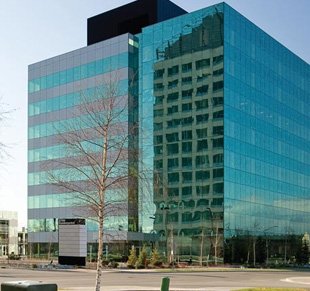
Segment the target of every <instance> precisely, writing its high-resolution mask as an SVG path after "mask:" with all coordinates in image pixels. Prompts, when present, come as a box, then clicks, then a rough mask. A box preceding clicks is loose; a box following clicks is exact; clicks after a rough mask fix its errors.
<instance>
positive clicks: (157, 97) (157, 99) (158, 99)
mask: <svg viewBox="0 0 310 291" xmlns="http://www.w3.org/2000/svg"><path fill="white" fill-rule="evenodd" d="M163 101H164V96H156V97H155V104H162V103H163Z"/></svg>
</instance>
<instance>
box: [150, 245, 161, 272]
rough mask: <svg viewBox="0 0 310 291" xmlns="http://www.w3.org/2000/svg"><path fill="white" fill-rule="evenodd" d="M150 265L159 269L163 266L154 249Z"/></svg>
mask: <svg viewBox="0 0 310 291" xmlns="http://www.w3.org/2000/svg"><path fill="white" fill-rule="evenodd" d="M150 263H151V265H153V266H154V267H160V266H161V265H162V264H163V261H162V259H161V257H160V255H159V252H158V250H157V249H156V248H154V249H153V250H152V254H151V260H150Z"/></svg>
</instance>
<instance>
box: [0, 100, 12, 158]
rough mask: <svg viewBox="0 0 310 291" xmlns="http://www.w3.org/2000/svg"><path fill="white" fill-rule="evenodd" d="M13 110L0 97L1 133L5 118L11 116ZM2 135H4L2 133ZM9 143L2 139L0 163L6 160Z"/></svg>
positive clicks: (0, 142)
mask: <svg viewBox="0 0 310 291" xmlns="http://www.w3.org/2000/svg"><path fill="white" fill-rule="evenodd" d="M11 112H12V110H9V109H7V107H6V105H5V104H4V103H3V102H2V100H1V98H0V133H1V127H2V126H3V125H4V122H5V120H6V119H7V118H8V117H9V115H10V113H11ZM0 136H2V135H1V134H0ZM7 149H8V145H7V144H6V143H5V142H4V141H3V140H0V164H1V163H2V161H3V160H4V158H5V157H7V156H8V152H7Z"/></svg>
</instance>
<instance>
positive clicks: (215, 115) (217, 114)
mask: <svg viewBox="0 0 310 291" xmlns="http://www.w3.org/2000/svg"><path fill="white" fill-rule="evenodd" d="M223 117H224V110H221V111H217V112H214V113H213V119H222V118H223Z"/></svg>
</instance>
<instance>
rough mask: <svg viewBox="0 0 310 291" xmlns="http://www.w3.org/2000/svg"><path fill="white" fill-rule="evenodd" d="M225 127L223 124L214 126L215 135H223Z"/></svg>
mask: <svg viewBox="0 0 310 291" xmlns="http://www.w3.org/2000/svg"><path fill="white" fill-rule="evenodd" d="M223 134H224V127H223V126H214V127H213V135H223Z"/></svg>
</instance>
